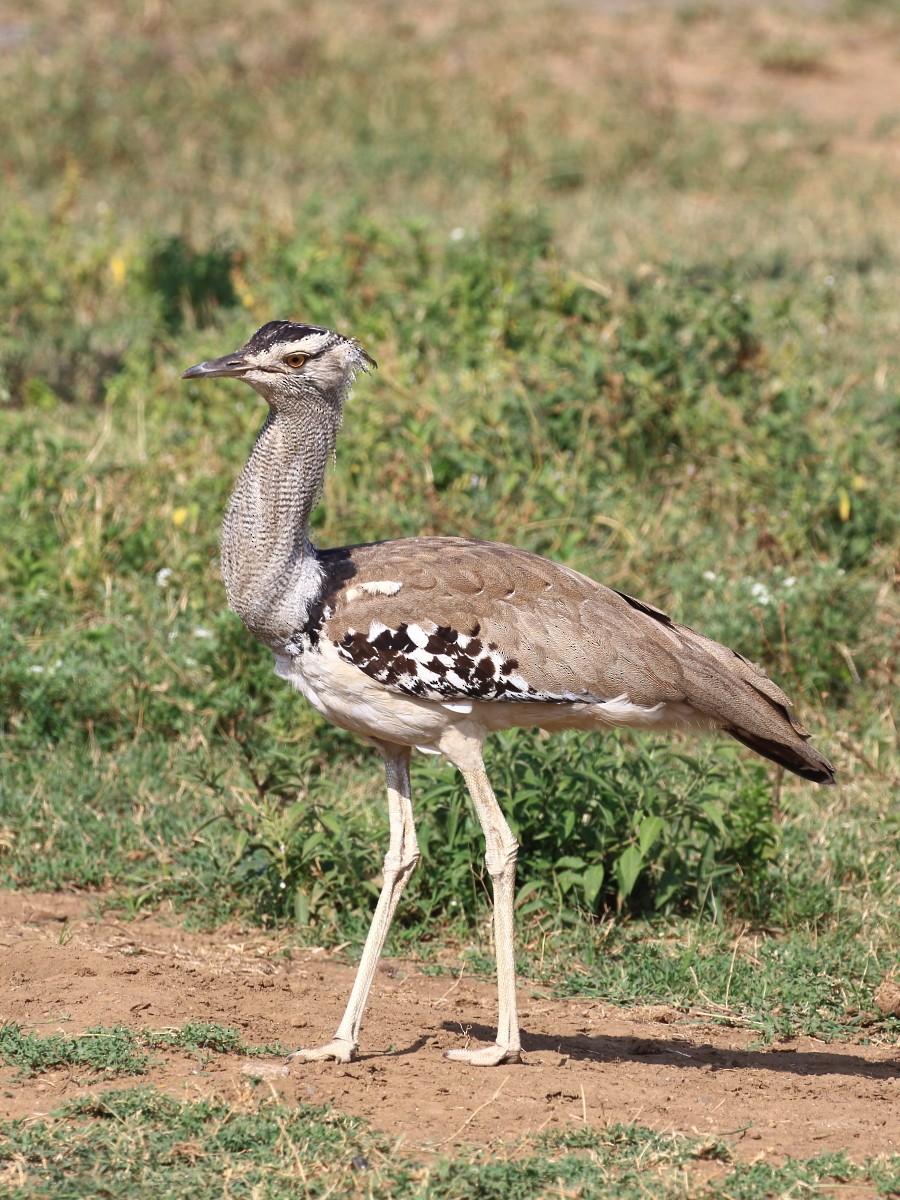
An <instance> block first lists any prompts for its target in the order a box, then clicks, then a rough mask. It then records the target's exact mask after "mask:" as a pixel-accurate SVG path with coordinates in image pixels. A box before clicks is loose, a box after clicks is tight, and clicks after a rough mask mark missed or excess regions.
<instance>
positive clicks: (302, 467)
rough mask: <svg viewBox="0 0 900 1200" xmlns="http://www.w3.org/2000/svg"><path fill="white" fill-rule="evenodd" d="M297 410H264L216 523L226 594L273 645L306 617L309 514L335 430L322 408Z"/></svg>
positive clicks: (312, 591) (316, 591)
mask: <svg viewBox="0 0 900 1200" xmlns="http://www.w3.org/2000/svg"><path fill="white" fill-rule="evenodd" d="M304 417H306V418H308V419H307V420H304V421H303V422H301V421H299V420H289V419H287V418H285V417H283V416H280V415H276V414H274V413H272V412H270V413H269V416H268V417H267V418H266V421H265V423H264V424H263V427H262V429H261V430H260V432H259V436H258V437H257V439H256V444H255V445H254V447H253V450H252V452H251V454H250V457H249V459H248V460H247V464H246V466H245V467H244V470H243V471H242V472H241V475H240V478H239V479H238V482H237V486H236V487H235V490H234V494H233V495H232V497H231V502H230V504H229V506H228V511H227V513H226V516H225V522H224V525H223V527H222V578H223V580H224V582H225V588H226V591H227V593H228V602H229V604H230V605H231V607H232V608H233V609H234V611H235V612H236V613H237V614H238V616H239V617H240V618H241V620H242V621H243V622H244V624H245V625H246V626H247V628H248V629H249V630H250V632H251V633H253V634H255V635H256V636H257V637H258V638H260V640H261V641H263V642H265V643H266V645H268V646H270V647H272V648H273V649H275V650H279V649H281V648H282V647H283V646H284V644H285V643H286V642H287V641H288V640H289V639H290V637H291V635H292V634H293V633H295V632H296V631H297V630H298V629H300V628H302V627H303V626H304V625H305V624H306V621H307V619H308V615H309V612H310V609H311V608H312V607H313V606H314V605H315V604H316V602H317V601H318V600H319V598H320V596H321V592H322V586H323V582H322V581H323V571H322V567H321V564H320V562H319V558H318V554H317V552H316V548H315V546H314V545H313V544H312V542H311V541H310V539H309V533H308V531H309V519H310V516H311V514H312V510H313V508H314V507H315V504H316V501H317V499H318V497H319V493H320V492H321V489H322V481H323V479H324V475H325V470H326V467H327V465H328V461H329V458H330V455H331V452H332V449H333V446H334V438H335V434H336V432H337V431H336V428H334V427H333V425H332V423H331V422H329V421H328V420H327V414H326V413H323V412H321V411H318V412H310V413H305V414H304Z"/></svg>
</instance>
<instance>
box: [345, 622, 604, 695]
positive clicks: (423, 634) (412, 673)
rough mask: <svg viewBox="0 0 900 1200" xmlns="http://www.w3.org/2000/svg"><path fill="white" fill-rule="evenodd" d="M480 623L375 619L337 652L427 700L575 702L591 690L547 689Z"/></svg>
mask: <svg viewBox="0 0 900 1200" xmlns="http://www.w3.org/2000/svg"><path fill="white" fill-rule="evenodd" d="M480 633H481V627H480V626H479V625H476V626H475V627H474V628H473V629H472V630H471V632H470V633H462V632H461V631H460V630H458V629H452V628H451V627H450V626H449V625H432V624H425V625H418V624H409V623H406V622H404V623H402V624H400V625H399V626H398V627H397V628H396V629H389V628H388V626H386V625H383V624H381V622H379V621H373V622H372V624H371V625H370V626H369V629H368V631H362V630H358V629H353V628H351V629H348V630H347V632H346V633H345V634H344V636H343V638H342V639H341V640H340V641H339V642H338V643H337V652H338V654H339V655H340V656H341V658H343V659H344V660H345V661H346V662H348V663H352V664H353V666H355V667H358V668H359V669H360V670H361V671H364V672H365V674H366V675H369V676H370V677H371V678H372V679H375V680H377V681H378V683H381V684H383V685H384V686H385V687H387V688H390V689H391V690H392V691H398V692H406V693H407V694H408V695H411V696H418V697H420V698H421V699H423V700H442V701H447V700H451V701H452V700H512V701H515V700H536V701H543V702H544V703H560V704H565V703H573V702H579V701H585V700H589V699H591V697H588V696H577V695H574V694H567V695H548V694H547V693H545V692H541V691H539V690H537V689H535V688H533V687H532V686H531V685H530V684H529V683H528V681H527V680H526V679H524V678H523V677H522V675H521V674H520V673H519V664H518V662H517V661H516V659H515V658H510V657H507V656H506V655H505V654H504V653H503V652H502V651H501V650H500V649H499V647H497V646H495V645H494V644H493V643H491V642H485V641H484V639H482V638H481V637H480V636H479V635H480Z"/></svg>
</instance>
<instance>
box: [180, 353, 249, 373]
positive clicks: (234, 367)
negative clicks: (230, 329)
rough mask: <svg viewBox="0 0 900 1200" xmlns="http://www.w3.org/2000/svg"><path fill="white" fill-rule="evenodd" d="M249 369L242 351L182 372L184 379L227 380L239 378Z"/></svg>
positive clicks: (210, 360)
mask: <svg viewBox="0 0 900 1200" xmlns="http://www.w3.org/2000/svg"><path fill="white" fill-rule="evenodd" d="M247 370H249V367H248V365H247V361H246V359H245V358H244V356H243V354H241V352H240V351H237V352H236V353H235V354H226V355H225V356H224V357H223V358H211V359H209V360H208V361H207V362H202V363H197V365H196V366H195V367H188V369H187V370H186V371H182V372H181V378H182V379H215V378H217V377H219V376H224V377H225V378H229V377H233V378H239V377H240V376H241V375H243V374H244V373H245V372H246V371H247Z"/></svg>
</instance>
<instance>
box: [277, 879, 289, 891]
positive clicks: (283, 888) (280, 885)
mask: <svg viewBox="0 0 900 1200" xmlns="http://www.w3.org/2000/svg"><path fill="white" fill-rule="evenodd" d="M278 886H279V887H280V888H281V890H282V891H284V890H285V888H286V887H287V884H286V883H285V882H284V880H283V879H282V881H281V883H279V885H278Z"/></svg>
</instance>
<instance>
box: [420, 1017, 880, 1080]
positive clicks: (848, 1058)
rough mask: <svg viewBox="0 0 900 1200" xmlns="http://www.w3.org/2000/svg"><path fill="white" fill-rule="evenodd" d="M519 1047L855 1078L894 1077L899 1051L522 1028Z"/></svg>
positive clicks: (481, 1029)
mask: <svg viewBox="0 0 900 1200" xmlns="http://www.w3.org/2000/svg"><path fill="white" fill-rule="evenodd" d="M443 1028H444V1029H445V1030H447V1031H448V1032H452V1033H455V1034H457V1035H459V1032H460V1025H459V1023H458V1022H453V1021H445V1022H444V1023H443ZM465 1032H466V1034H467V1035H468V1036H469V1037H471V1038H472V1039H473V1041H485V1042H492V1041H493V1040H494V1037H495V1036H496V1030H494V1029H492V1028H490V1027H489V1026H487V1025H468V1024H467V1025H466V1026H465ZM522 1050H523V1051H524V1053H525V1055H526V1056H527V1054H528V1052H529V1051H533V1052H534V1053H538V1052H539V1051H551V1052H552V1053H555V1054H559V1055H561V1056H562V1057H564V1058H570V1059H573V1060H574V1061H576V1062H585V1061H587V1062H596V1063H598V1064H599V1063H623V1062H634V1063H641V1062H652V1063H654V1064H660V1065H666V1066H672V1067H681V1068H684V1069H688V1068H692V1067H693V1068H709V1069H711V1070H713V1071H734V1070H740V1071H747V1070H758V1071H781V1072H784V1073H786V1074H790V1075H813V1076H814V1075H848V1076H856V1077H857V1078H860V1079H894V1078H896V1077H898V1076H900V1056H898V1058H897V1059H895V1060H893V1061H891V1062H869V1061H868V1060H867V1059H864V1058H862V1057H860V1056H859V1055H855V1054H835V1053H834V1052H833V1051H831V1050H830V1049H829V1048H828V1047H827V1046H826V1047H824V1048H823V1049H822V1050H821V1051H818V1050H817V1051H814V1052H809V1051H803V1050H790V1049H787V1050H786V1049H777V1048H773V1049H771V1050H731V1049H720V1048H718V1047H716V1046H712V1045H710V1044H709V1043H708V1042H703V1043H700V1044H699V1045H698V1044H696V1043H694V1042H688V1041H685V1040H683V1039H681V1038H672V1037H603V1036H599V1037H588V1036H587V1035H584V1034H578V1035H576V1036H575V1037H563V1038H560V1037H547V1036H546V1035H545V1034H540V1033H526V1032H523V1033H522Z"/></svg>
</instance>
